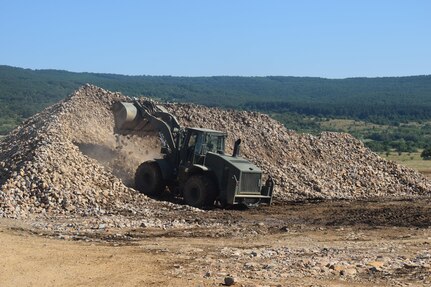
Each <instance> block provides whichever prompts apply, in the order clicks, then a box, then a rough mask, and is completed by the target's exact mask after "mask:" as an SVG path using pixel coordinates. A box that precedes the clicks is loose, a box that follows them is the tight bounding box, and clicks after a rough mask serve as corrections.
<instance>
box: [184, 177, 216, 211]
mask: <svg viewBox="0 0 431 287" xmlns="http://www.w3.org/2000/svg"><path fill="white" fill-rule="evenodd" d="M183 197H184V201H185V202H186V203H187V204H188V205H191V206H194V207H198V208H202V207H211V206H213V205H214V200H215V199H216V197H217V187H216V185H215V183H214V181H213V180H212V179H211V178H210V177H209V176H206V175H192V176H191V177H190V178H189V179H188V180H187V181H186V184H185V186H184V191H183Z"/></svg>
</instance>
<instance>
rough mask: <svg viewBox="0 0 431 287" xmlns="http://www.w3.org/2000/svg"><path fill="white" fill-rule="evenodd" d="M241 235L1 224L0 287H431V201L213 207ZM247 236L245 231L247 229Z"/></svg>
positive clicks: (223, 230)
mask: <svg viewBox="0 0 431 287" xmlns="http://www.w3.org/2000/svg"><path fill="white" fill-rule="evenodd" d="M207 216H208V217H209V219H214V220H216V219H217V218H220V217H225V218H231V220H232V222H233V223H232V224H236V225H240V226H242V227H243V229H237V230H236V231H232V232H231V231H230V229H229V226H220V228H211V229H205V228H201V229H168V230H160V229H150V228H139V229H127V230H125V229H121V230H109V229H106V230H98V231H95V232H92V233H85V234H83V233H81V234H62V235H59V234H55V233H49V232H40V231H38V230H34V229H32V228H31V227H30V226H29V225H26V224H24V223H21V222H18V221H14V220H4V219H3V220H1V221H0V254H1V257H0V266H1V268H0V286H220V285H221V284H222V283H223V282H224V278H225V277H226V276H228V275H231V276H232V277H233V278H234V279H235V280H236V281H237V283H236V284H235V286H430V284H431V277H430V273H431V266H430V263H431V247H430V244H431V229H430V226H431V207H430V201H429V200H417V201H398V202H381V201H376V202H348V201H340V202H319V203H295V204H293V203H292V204H289V205H275V206H272V207H269V208H268V207H262V208H258V209H252V210H242V211H240V210H231V211H221V210H215V211H210V212H208V213H207ZM241 230H242V231H241Z"/></svg>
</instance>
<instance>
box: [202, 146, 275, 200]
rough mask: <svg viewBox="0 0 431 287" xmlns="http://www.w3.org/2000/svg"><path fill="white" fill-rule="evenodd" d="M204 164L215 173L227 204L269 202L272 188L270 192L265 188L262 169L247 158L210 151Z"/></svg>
mask: <svg viewBox="0 0 431 287" xmlns="http://www.w3.org/2000/svg"><path fill="white" fill-rule="evenodd" d="M205 166H207V167H208V168H209V169H211V171H212V172H214V173H215V175H216V178H217V179H218V186H219V188H220V196H221V197H222V198H226V199H228V202H227V203H228V204H235V203H241V202H244V203H249V202H251V203H258V202H260V201H264V202H268V203H270V201H271V197H272V188H271V190H270V192H269V191H268V190H267V189H266V188H265V186H264V184H265V183H264V182H262V170H261V169H260V168H259V167H258V166H256V165H255V164H253V163H251V162H250V161H248V160H247V159H245V158H242V157H239V156H238V157H233V156H228V155H221V154H217V153H212V152H210V153H208V154H207V155H206V158H205ZM230 201H232V202H230Z"/></svg>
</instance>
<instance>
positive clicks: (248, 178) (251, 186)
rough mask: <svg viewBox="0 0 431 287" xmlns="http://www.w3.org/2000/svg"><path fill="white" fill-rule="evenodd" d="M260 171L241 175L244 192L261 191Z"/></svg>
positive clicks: (242, 190)
mask: <svg viewBox="0 0 431 287" xmlns="http://www.w3.org/2000/svg"><path fill="white" fill-rule="evenodd" d="M259 183H260V173H243V174H242V176H241V191H240V192H244V193H249V192H253V193H255V192H256V193H260V186H259Z"/></svg>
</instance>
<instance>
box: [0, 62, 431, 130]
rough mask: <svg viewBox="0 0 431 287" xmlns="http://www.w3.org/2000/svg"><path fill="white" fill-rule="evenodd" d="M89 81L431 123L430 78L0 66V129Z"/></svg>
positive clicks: (197, 99) (266, 106)
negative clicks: (200, 74)
mask: <svg viewBox="0 0 431 287" xmlns="http://www.w3.org/2000/svg"><path fill="white" fill-rule="evenodd" d="M85 83H91V84H95V85H97V86H100V87H103V88H106V89H109V90H113V91H120V92H122V93H124V94H126V95H129V96H140V95H144V96H149V97H153V98H158V99H161V100H166V101H176V102H194V103H199V104H204V105H209V106H222V107H234V108H240V109H253V110H260V111H264V112H295V113H298V114H304V115H311V116H313V115H315V116H325V117H347V118H357V119H365V120H371V121H373V120H382V119H383V120H391V119H396V120H400V119H401V120H406V119H407V120H422V119H431V76H410V77H385V78H347V79H324V78H312V77H278V76H277V77H274V76H268V77H228V76H217V77H171V76H124V75H115V74H97V73H73V72H67V71H59V70H30V69H22V68H15V67H10V66H0V132H5V131H6V130H7V129H10V127H11V126H13V125H15V124H16V123H17V122H18V121H20V120H21V119H23V118H25V117H28V116H30V115H32V114H34V113H35V112H38V111H40V110H41V109H42V108H43V107H45V106H47V105H49V104H52V103H54V102H56V101H58V100H60V99H62V98H64V97H65V96H67V95H68V94H70V93H71V92H72V91H73V90H75V89H76V88H78V87H79V86H81V85H83V84H85Z"/></svg>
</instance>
